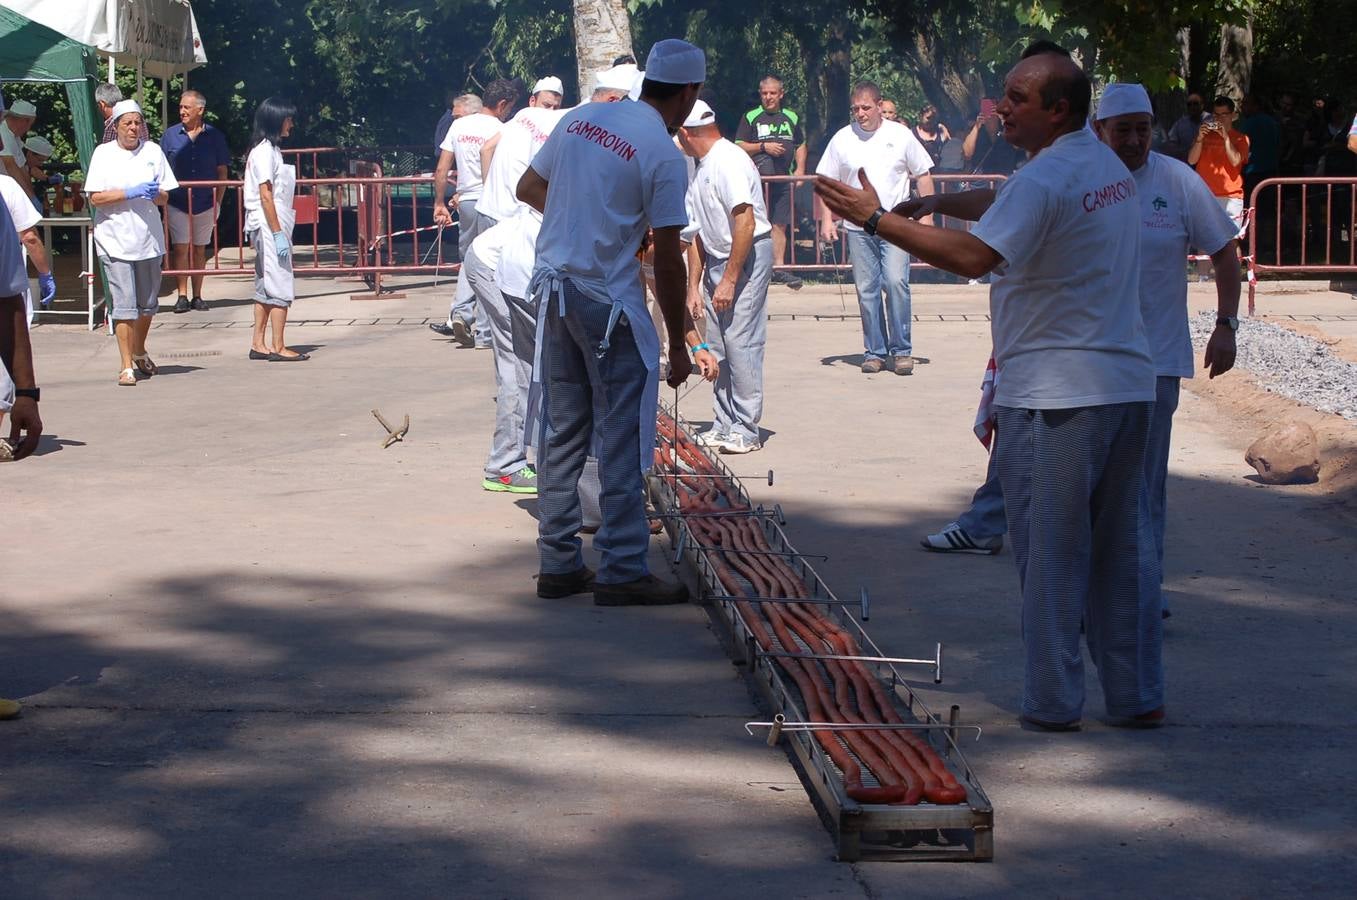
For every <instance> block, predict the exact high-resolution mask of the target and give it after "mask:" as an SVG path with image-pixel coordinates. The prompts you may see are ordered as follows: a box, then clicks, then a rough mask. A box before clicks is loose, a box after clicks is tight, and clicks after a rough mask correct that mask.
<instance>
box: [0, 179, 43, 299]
mask: <svg viewBox="0 0 1357 900" xmlns="http://www.w3.org/2000/svg"><path fill="white" fill-rule="evenodd" d="M0 200H3V201H4V205H5V208H6V209H8V210H9V217H10V221H12V222H13V223H14V230H15V232H16V233H17V234H18V235H19V243H20V244H21V245H22V246H23V248H24V250H25V251H26V252H27V253H28V255H29V257H30V258H32V260H33V268H35V269H37V271H38V287H39V288H41V289H42V294H41V295H40V296H39V297H38V303H39V305H40V306H41V307H42V308H43V309H46V308H47V307H48V306H50V305H51V303H52V300H53V298H55V297H56V295H57V280H56V278H55V277H54V276H53V275H52V261H51V258H50V257H49V256H48V255H47V246H46V245H45V244H43V242H42V235H40V234H38V223H39V222H40V221H42V215H41V214H39V213H38V211H37V210H36V209H34V208H33V204H31V203H29V202H28V197H27V196H25V194H24V192H23V190H22V189H21V188H20V187H19V185H18V184H16V183H15V181H14V179H13V178H10V177H9V176H8V175H0ZM24 306H25V307H26V309H27V310H28V321H29V322H32V321H33V298H32V296H31V292H30V291H29V290H28V282H27V281H25V282H24Z"/></svg>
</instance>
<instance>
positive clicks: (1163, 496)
mask: <svg viewBox="0 0 1357 900" xmlns="http://www.w3.org/2000/svg"><path fill="white" fill-rule="evenodd" d="M1155 382H1156V384H1155V398H1154V416H1153V417H1152V418H1151V419H1150V436H1149V440H1148V441H1147V442H1146V444H1145V492H1146V493H1147V494H1148V495H1149V498H1150V524H1151V526H1152V527H1153V528H1154V549H1155V553H1156V555H1157V557H1158V559H1159V571H1160V573H1161V574H1162V572H1163V570H1164V521H1165V517H1166V515H1167V512H1168V490H1167V481H1168V474H1169V451H1170V450H1171V449H1172V447H1171V443H1172V441H1171V440H1170V438H1172V436H1173V414H1174V413H1175V412H1177V411H1178V393H1179V387H1180V385H1181V379H1178V378H1174V377H1172V376H1168V375H1160V376H1159V377H1158V378H1157V379H1155Z"/></svg>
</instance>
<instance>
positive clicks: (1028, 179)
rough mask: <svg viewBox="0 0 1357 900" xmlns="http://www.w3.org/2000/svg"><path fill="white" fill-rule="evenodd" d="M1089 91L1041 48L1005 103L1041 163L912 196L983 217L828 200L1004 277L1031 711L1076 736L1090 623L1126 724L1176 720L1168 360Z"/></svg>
mask: <svg viewBox="0 0 1357 900" xmlns="http://www.w3.org/2000/svg"><path fill="white" fill-rule="evenodd" d="M1091 93H1092V92H1091V88H1090V85H1089V81H1088V77H1087V76H1086V75H1085V74H1084V72H1083V70H1081V69H1080V68H1079V67H1078V66H1077V65H1076V64H1075V63H1074V62H1073V61H1072V60H1071V59H1070V58H1069V54H1068V53H1066V52H1064V51H1063V50H1061V49H1060V48H1058V47H1055V46H1054V45H1052V44H1049V43H1042V44H1038V45H1034V46H1033V47H1031V48H1029V49H1028V51H1027V53H1025V54H1024V58H1023V59H1022V61H1021V62H1019V63H1018V65H1017V66H1015V67H1014V68H1013V70H1012V71H1011V72H1009V73H1008V77H1007V79H1006V80H1005V83H1004V96H1003V98H1002V99H1001V100H1000V101H999V104H998V108H997V112H998V115H999V117H1000V119H1001V121H1002V123H1003V133H1004V137H1005V139H1006V140H1008V142H1009V143H1011V144H1013V145H1014V146H1016V147H1020V148H1022V149H1023V150H1025V151H1027V152H1028V153H1029V154H1030V155H1031V160H1030V162H1028V164H1027V165H1026V166H1024V167H1023V168H1022V169H1021V170H1019V172H1018V173H1017V174H1016V175H1015V176H1013V177H1012V178H1010V179H1008V180H1007V181H1005V182H1004V183H1003V185H1002V186H1001V187H1000V189H999V191H998V192H997V194H996V193H995V192H992V191H971V192H967V193H963V194H955V195H948V196H947V197H945V198H942V197H939V198H926V199H924V200H923V201H922V202H916V203H913V204H906V205H905V206H906V208H905V209H902V210H901V211H900V212H901V213H909V214H915V215H926V214H931V213H934V212H941V213H943V214H944V215H951V216H955V217H958V218H968V219H972V220H977V219H978V223H977V225H976V227H975V229H974V230H973V231H971V232H964V231H953V230H948V229H942V228H929V227H926V226H924V225H921V224H919V223H916V222H914V221H911V219H910V218H909V216H908V215H902V214H899V213H894V212H887V211H886V210H884V209H881V208H880V203H879V201H878V199H877V197H876V194H875V191H873V190H872V188H871V187H870V185H867V184H864V185H863V187H862V188H861V189H855V188H852V187H850V186H848V185H845V184H842V183H840V182H836V181H833V180H831V179H827V178H821V179H818V180H817V183H816V191H817V193H818V194H819V195H820V196H821V197H822V199H823V200H824V202H825V204H826V205H827V206H828V207H829V208H830V209H831V210H832V211H833V212H835V213H836V214H838V215H841V216H843V217H844V218H846V219H847V220H849V221H850V222H855V223H859V224H860V225H861V227H862V228H863V229H864V230H865V231H868V232H875V233H879V234H881V235H882V236H883V237H884V238H885V239H886V240H888V241H890V242H891V243H893V244H897V245H898V246H901V247H903V248H905V249H906V250H908V251H909V252H910V253H913V254H915V255H917V256H918V257H919V258H920V259H923V260H924V261H926V262H929V263H931V264H932V265H934V266H937V267H938V268H942V269H947V270H948V271H951V272H955V273H957V274H960V275H965V276H967V277H970V278H977V277H979V276H981V275H984V274H987V273H990V272H993V273H994V274H995V275H996V276H997V277H996V279H995V281H994V282H993V285H992V287H991V289H990V312H991V320H992V325H991V330H992V336H993V340H994V358H995V361H996V363H997V365H998V370H999V378H998V382H997V385H996V396H995V403H996V409H997V420H998V439H997V443H996V445H995V454H996V457H995V465H996V467H997V469H998V473H999V480H1000V484H1001V486H1002V489H1003V496H1004V500H1005V503H1006V507H1007V509H1006V512H1007V518H1008V529H1009V533H1010V535H1011V537H1012V544H1013V556H1014V560H1015V562H1016V563H1017V566H1018V580H1019V583H1020V584H1021V587H1022V634H1023V643H1024V645H1025V653H1026V666H1025V675H1024V686H1023V703H1022V713H1021V715H1020V717H1019V718H1020V719H1021V721H1022V723H1023V724H1024V725H1025V726H1026V727H1029V728H1034V729H1038V730H1045V731H1074V730H1077V729H1079V728H1080V726H1081V717H1082V715H1083V705H1084V672H1083V658H1082V656H1081V651H1080V628H1081V625H1083V626H1084V627H1085V629H1086V632H1087V643H1088V650H1089V654H1090V656H1092V657H1093V660H1094V662H1095V664H1096V665H1097V667H1098V677H1099V680H1100V681H1101V683H1102V688H1103V699H1104V704H1105V706H1106V710H1107V713H1108V716H1109V717H1111V721H1112V723H1113V724H1117V725H1127V726H1132V727H1154V726H1157V725H1161V724H1163V722H1164V682H1163V666H1162V660H1161V653H1162V645H1163V623H1162V622H1161V620H1160V610H1161V598H1160V592H1159V563H1158V560H1157V558H1156V556H1155V551H1154V538H1153V535H1152V533H1151V529H1150V517H1149V512H1148V494H1147V492H1146V490H1145V478H1144V462H1145V448H1146V441H1147V438H1148V435H1149V429H1150V422H1151V414H1152V411H1153V407H1154V400H1155V387H1156V384H1155V367H1154V362H1153V359H1152V357H1151V354H1150V345H1149V342H1148V340H1147V339H1146V335H1145V328H1144V325H1143V322H1142V319H1141V312H1140V295H1139V284H1140V282H1139V276H1140V271H1139V270H1140V254H1139V248H1140V227H1141V225H1140V204H1139V202H1138V200H1137V196H1136V195H1137V186H1136V179H1135V178H1134V177H1133V176H1132V175H1131V173H1130V172H1129V171H1128V170H1127V168H1126V166H1125V165H1124V164H1123V162H1122V161H1121V160H1120V159H1118V157H1117V154H1116V153H1114V152H1113V151H1112V150H1111V149H1110V148H1109V147H1107V146H1106V145H1104V144H1102V143H1100V142H1099V141H1098V139H1097V138H1096V137H1095V136H1094V134H1093V132H1092V131H1090V130H1089V129H1088V128H1086V127H1085V122H1086V121H1087V120H1088V113H1089V104H1090V99H1091Z"/></svg>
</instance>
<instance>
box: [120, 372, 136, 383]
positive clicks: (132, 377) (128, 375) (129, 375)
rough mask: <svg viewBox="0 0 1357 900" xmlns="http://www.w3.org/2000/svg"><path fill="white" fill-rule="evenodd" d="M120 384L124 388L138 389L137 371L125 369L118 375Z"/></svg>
mask: <svg viewBox="0 0 1357 900" xmlns="http://www.w3.org/2000/svg"><path fill="white" fill-rule="evenodd" d="M118 384H120V385H122V386H123V387H136V386H137V370H136V369H123V370H122V373H121V374H119V375H118Z"/></svg>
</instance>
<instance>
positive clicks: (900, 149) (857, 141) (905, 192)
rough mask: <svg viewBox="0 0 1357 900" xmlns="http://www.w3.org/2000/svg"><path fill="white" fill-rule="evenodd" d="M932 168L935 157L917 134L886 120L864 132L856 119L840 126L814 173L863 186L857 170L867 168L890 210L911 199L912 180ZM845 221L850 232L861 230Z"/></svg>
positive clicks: (875, 186) (886, 206) (856, 186)
mask: <svg viewBox="0 0 1357 900" xmlns="http://www.w3.org/2000/svg"><path fill="white" fill-rule="evenodd" d="M932 168H933V157H931V156H929V155H928V151H927V150H925V149H924V147H923V144H920V143H919V139H918V138H916V137H915V136H914V133H913V132H912V131H910V130H909V129H908V128H906V127H905V126H904V125H901V124H900V123H899V122H891V121H889V120H886V119H883V120H882V121H881V127H880V128H877V129H876V130H875V131H863V130H862V127H861V126H860V125H858V124H857V123H856V122H854V123H853V124H852V125H847V126H845V127H843V128H840V129H839V130H838V132H837V133H836V134H835V135H834V137H833V138H831V139H830V141H829V146H827V147H825V152H824V155H823V156H821V157H820V164H819V165H817V166H816V167H815V174H817V175H827V176H829V177H830V178H835V179H838V180H839V181H842V182H844V183H845V184H850V185H852V186H853V187H855V188H860V187H862V184H861V182H859V181H858V169H866V170H867V177H868V178H869V179H870V180H871V182H872V187H874V188H876V195H877V197H878V198H880V200H881V205H882V206H884V207H885V208H886V209H890V208H891V207H892V206H894V205H895V204H897V203H900V202H901V201H903V200H906V199H908V198H909V184H910V179H912V178H920V177H922V176H924V175H927V174H928V172H929V171H930V170H931V169H932ZM843 224H844V227H845V228H847V229H848V230H850V231H861V230H862V229H861V228H860V227H858V226H857V225H854V224H853V223H851V222H844V223H843Z"/></svg>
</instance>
